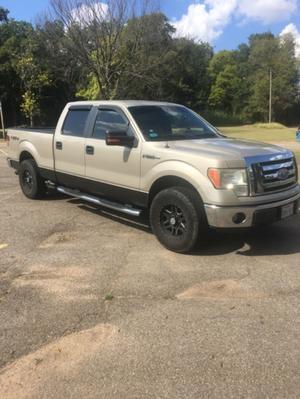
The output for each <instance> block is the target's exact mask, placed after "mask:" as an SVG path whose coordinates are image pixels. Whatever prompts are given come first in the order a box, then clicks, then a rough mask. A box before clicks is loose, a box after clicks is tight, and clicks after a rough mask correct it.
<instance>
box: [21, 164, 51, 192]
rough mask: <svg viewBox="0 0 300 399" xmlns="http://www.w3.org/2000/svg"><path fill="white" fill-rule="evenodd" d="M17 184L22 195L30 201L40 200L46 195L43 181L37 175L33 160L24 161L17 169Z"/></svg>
mask: <svg viewBox="0 0 300 399" xmlns="http://www.w3.org/2000/svg"><path fill="white" fill-rule="evenodd" d="M19 183H20V186H21V189H22V191H23V194H24V195H25V196H26V197H27V198H30V199H37V198H42V197H43V196H44V195H45V193H46V186H45V181H44V180H43V179H42V178H41V176H40V175H39V173H38V168H37V165H36V163H35V161H34V160H33V159H25V160H24V161H22V162H21V164H20V167H19Z"/></svg>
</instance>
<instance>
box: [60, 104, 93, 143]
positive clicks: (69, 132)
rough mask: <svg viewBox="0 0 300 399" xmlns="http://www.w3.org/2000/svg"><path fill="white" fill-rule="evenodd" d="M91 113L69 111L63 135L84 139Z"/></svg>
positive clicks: (81, 110)
mask: <svg viewBox="0 0 300 399" xmlns="http://www.w3.org/2000/svg"><path fill="white" fill-rule="evenodd" d="M89 112H90V110H88V109H69V112H68V114H67V116H66V119H65V121H64V125H63V128H62V134H63V135H65V136H76V137H83V136H84V131H85V125H86V121H87V118H88V116H89Z"/></svg>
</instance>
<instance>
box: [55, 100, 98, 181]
mask: <svg viewBox="0 0 300 399" xmlns="http://www.w3.org/2000/svg"><path fill="white" fill-rule="evenodd" d="M90 110H91V107H90V106H71V107H70V108H69V110H68V113H67V115H66V117H65V120H64V123H63V125H62V127H61V130H60V131H59V132H56V134H55V140H54V159H55V170H56V175H57V180H58V182H59V183H60V184H64V185H66V186H74V187H76V186H78V188H79V184H78V182H77V181H76V178H78V179H79V178H84V176H85V140H86V134H87V129H88V119H89V114H90Z"/></svg>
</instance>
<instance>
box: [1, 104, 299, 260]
mask: <svg viewBox="0 0 300 399" xmlns="http://www.w3.org/2000/svg"><path fill="white" fill-rule="evenodd" d="M8 138H9V158H8V163H9V165H10V166H11V167H13V168H15V170H16V173H17V174H18V175H19V180H20V185H21V188H22V191H23V193H24V194H25V195H26V196H27V197H28V198H39V197H41V196H42V195H44V194H45V193H46V191H47V189H49V188H55V189H56V190H58V191H59V192H62V193H65V194H68V195H70V196H73V197H76V198H81V199H83V200H86V201H90V202H92V203H94V204H96V205H99V206H101V207H106V208H109V209H112V210H116V211H119V212H122V213H125V214H128V215H132V216H136V217H138V216H139V215H140V214H141V212H142V211H149V219H150V224H151V227H152V230H153V232H154V233H155V235H156V236H157V238H158V240H159V241H160V242H161V243H162V244H163V245H164V246H165V247H167V248H169V249H171V250H173V251H176V252H188V251H190V250H191V249H192V248H193V247H194V246H195V245H196V244H197V242H199V241H200V240H201V237H202V235H203V234H205V231H206V229H207V228H208V227H213V228H243V227H251V226H255V225H259V224H262V223H268V222H273V221H277V220H281V219H285V218H287V217H290V216H292V215H295V214H296V213H298V212H299V208H300V199H299V198H300V187H299V184H298V171H297V164H296V161H295V157H294V154H293V153H292V152H291V151H289V150H286V149H284V148H280V147H277V146H274V145H270V144H264V143H259V142H255V141H246V140H235V139H230V138H226V137H225V136H223V135H222V134H221V133H220V132H219V131H218V130H217V129H215V128H214V127H213V126H211V125H210V124H209V123H208V122H206V121H205V120H204V119H203V118H201V117H200V116H199V115H198V114H196V113H195V112H193V111H191V110H190V109H188V108H186V107H184V106H181V105H177V104H172V103H162V102H148V101H147V102H146V101H108V102H105V101H88V102H74V103H69V104H67V105H66V107H65V109H64V111H63V112H62V114H61V117H60V119H59V121H58V124H57V127H56V129H55V130H53V131H52V130H47V129H45V130H43V129H36V130H35V129H9V130H8Z"/></svg>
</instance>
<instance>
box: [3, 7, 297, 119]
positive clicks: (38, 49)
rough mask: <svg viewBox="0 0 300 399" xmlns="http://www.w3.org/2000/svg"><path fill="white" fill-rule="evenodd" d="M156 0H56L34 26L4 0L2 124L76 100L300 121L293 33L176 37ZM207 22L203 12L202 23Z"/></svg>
mask: <svg viewBox="0 0 300 399" xmlns="http://www.w3.org/2000/svg"><path fill="white" fill-rule="evenodd" d="M152 6H153V3H152V2H147V1H145V0H144V1H142V2H137V1H134V0H132V1H128V0H126V1H125V0H108V1H107V3H105V4H103V3H95V2H94V0H84V1H81V3H80V6H78V3H77V0H51V10H52V12H51V14H49V15H48V16H47V17H45V18H43V20H42V21H40V22H38V23H36V24H35V25H33V24H31V23H28V22H24V21H16V20H14V19H12V18H10V17H9V11H8V10H6V9H4V8H3V7H0V99H1V101H2V106H3V110H4V114H5V119H6V125H22V124H30V125H41V124H44V125H53V124H55V123H56V121H57V118H58V116H59V114H60V112H61V110H62V108H63V107H64V105H65V103H66V102H68V101H74V100H84V99H88V100H96V99H147V100H162V101H171V102H177V103H181V104H185V105H187V106H189V107H191V108H193V109H195V110H196V111H198V112H200V113H201V114H202V115H204V116H206V117H207V118H208V119H209V120H210V121H211V122H213V123H217V124H219V125H220V124H232V123H252V122H258V121H259V122H266V121H267V120H268V115H269V108H268V104H269V89H270V74H271V76H272V120H273V121H278V122H282V123H285V124H297V123H299V122H300V96H299V94H300V93H299V60H298V59H297V58H296V57H295V43H294V40H293V38H292V37H291V36H290V35H285V36H284V37H277V36H275V35H273V34H272V33H270V32H267V33H263V34H254V35H251V36H250V37H249V40H248V42H247V43H243V44H241V45H240V46H239V47H238V48H237V49H236V50H232V51H229V50H224V51H219V52H214V51H213V48H212V47H211V45H210V44H208V43H204V42H199V41H196V40H193V39H192V38H190V39H189V38H179V37H177V36H176V34H175V33H176V32H175V29H174V27H173V25H172V24H171V23H170V21H169V20H168V18H167V17H166V16H165V15H164V14H162V13H161V12H159V11H158V10H156V9H154V8H153V7H152ZM200 22H201V21H199V23H200Z"/></svg>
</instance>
